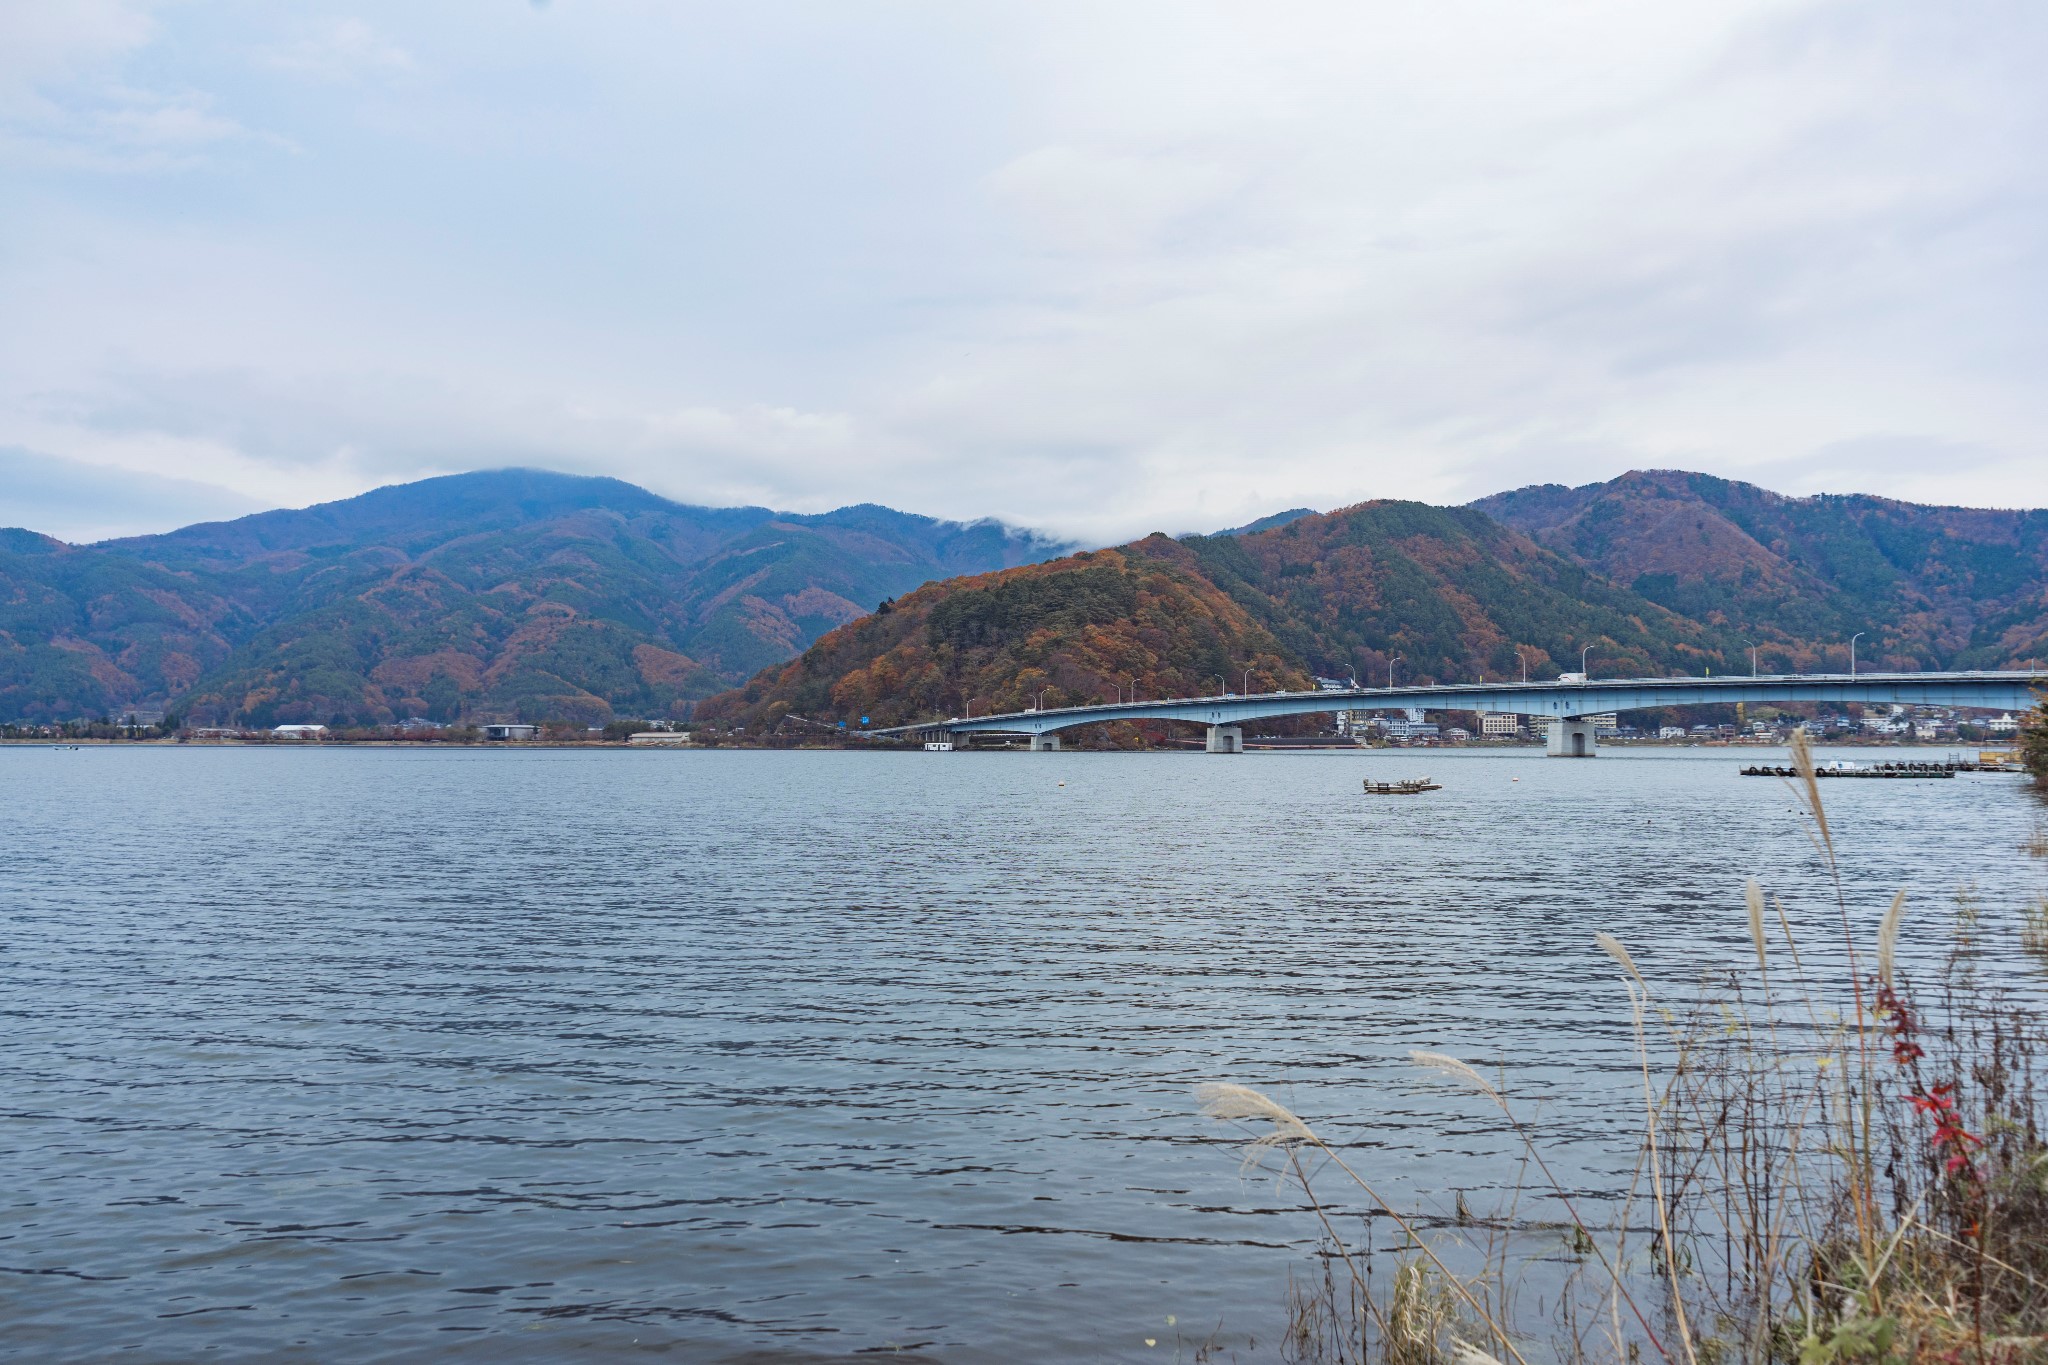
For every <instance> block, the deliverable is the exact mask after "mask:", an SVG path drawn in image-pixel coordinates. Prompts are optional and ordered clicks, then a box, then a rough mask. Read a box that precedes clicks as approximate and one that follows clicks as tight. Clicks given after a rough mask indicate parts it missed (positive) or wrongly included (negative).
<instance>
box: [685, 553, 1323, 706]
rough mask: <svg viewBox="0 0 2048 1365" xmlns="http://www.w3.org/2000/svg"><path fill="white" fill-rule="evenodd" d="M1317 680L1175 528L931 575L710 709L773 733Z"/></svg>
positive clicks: (1298, 684) (715, 701) (717, 700)
mask: <svg viewBox="0 0 2048 1365" xmlns="http://www.w3.org/2000/svg"><path fill="white" fill-rule="evenodd" d="M1246 669H1251V670H1252V672H1253V676H1252V680H1251V681H1252V686H1253V687H1254V688H1257V689H1279V688H1305V687H1308V686H1310V678H1309V676H1308V674H1307V672H1306V671H1305V670H1304V669H1302V668H1301V666H1300V665H1299V664H1298V663H1297V662H1295V661H1294V660H1293V659H1291V658H1290V657H1289V656H1288V654H1287V652H1286V651H1285V650H1283V649H1282V648H1281V646H1280V644H1279V642H1278V641H1277V640H1275V639H1274V637H1273V635H1272V633H1271V632H1269V631H1267V630H1266V629H1265V628H1264V627H1263V626H1261V625H1259V624H1258V622H1256V621H1255V620H1253V619H1252V617H1251V615H1250V614H1249V613H1248V612H1247V611H1246V610H1245V609H1244V607H1242V606H1241V605H1239V604H1238V603H1236V602H1234V601H1232V600H1231V599H1230V598H1229V597H1227V596H1226V595H1224V594H1223V593H1222V592H1220V591H1218V590H1217V588H1216V587H1215V585H1214V584H1212V583H1210V582H1209V581H1208V580H1207V579H1206V578H1204V577H1203V576H1202V574H1201V573H1200V571H1199V569H1198V568H1197V567H1196V563H1195V557H1194V555H1193V554H1192V553H1191V552H1190V551H1189V550H1188V549H1187V548H1186V547H1185V546H1183V545H1181V544H1179V543H1178V542H1176V541H1173V540H1170V539H1168V538H1167V537H1165V536H1152V537H1149V538H1148V539H1145V540H1142V541H1139V542H1137V543H1135V544H1132V545H1127V546H1124V547H1123V548H1121V549H1116V550H1097V551H1094V552H1092V553H1084V554H1078V555H1073V556H1070V557H1068V558H1066V559H1058V560H1054V561H1052V562H1050V563H1047V564H1034V565H1029V566H1026V567H1024V568H1017V569H1005V570H1002V571H1000V572H997V573H988V574H978V575H975V576H973V577H968V578H956V579H951V580H948V581H946V582H943V583H928V584H926V585H925V586H924V587H922V588H920V589H918V590H917V591H916V592H913V593H911V594H909V595H908V596H906V597H904V598H902V599H900V600H898V601H896V602H893V603H889V604H887V605H886V606H885V607H884V608H883V609H882V610H880V611H877V612H876V613H875V614H874V615H872V616H867V617H863V618H862V619H861V620H859V621H855V622H853V623H851V624H849V625H846V626H842V627H841V628H840V629H838V630H836V631H833V632H832V633H831V634H829V635H827V636H825V637H824V638H823V639H821V640H819V641H818V643H817V644H815V645H813V646H812V647H811V648H810V649H809V650H808V651H807V652H805V653H804V654H803V655H802V656H801V657H799V658H797V659H795V660H793V661H792V662H790V663H789V664H787V665H784V666H783V667H781V668H776V669H769V670H767V671H765V672H763V673H761V674H760V675H758V676H757V677H755V678H754V679H753V680H752V681H751V682H749V683H748V684H747V685H746V686H745V687H743V688H740V689H738V690H736V691H733V692H727V693H725V694H723V695H721V696H719V697H715V698H713V699H711V700H710V701H708V702H706V703H704V705H703V706H702V707H701V708H700V709H699V711H698V716H699V718H700V719H702V720H706V721H710V722H712V723H716V724H726V725H745V726H747V727H748V728H749V729H750V730H753V731H755V732H759V731H761V730H763V729H771V728H773V727H774V726H775V725H777V724H778V723H780V722H781V720H782V719H783V717H784V716H787V715H791V714H795V715H799V716H802V717H805V718H806V719H809V720H812V721H821V722H825V723H827V724H836V723H837V722H839V721H842V720H843V721H845V722H847V728H848V729H857V728H859V724H860V718H861V717H863V716H866V717H867V718H868V719H869V722H870V723H871V725H872V726H886V725H902V724H907V723H910V722H914V721H920V720H931V719H936V718H943V717H947V716H960V715H965V714H966V713H967V710H968V707H969V704H970V703H971V704H972V706H973V709H974V711H975V713H976V714H986V713H991V712H1001V711H1021V710H1024V709H1025V708H1027V707H1030V706H1033V705H1043V706H1047V707H1054V706H1080V705H1086V704H1088V703H1091V702H1110V701H1114V700H1116V698H1117V695H1118V693H1119V692H1120V691H1122V692H1124V693H1125V694H1128V693H1129V691H1130V689H1131V688H1132V687H1133V686H1135V688H1136V690H1137V695H1138V696H1140V697H1170V696H1194V695H1199V694H1202V693H1206V692H1213V691H1215V690H1216V688H1217V686H1218V679H1219V678H1220V679H1225V680H1227V685H1228V687H1229V688H1230V689H1231V690H1237V689H1238V688H1239V687H1240V686H1241V685H1242V684H1243V681H1244V672H1245V670H1246Z"/></svg>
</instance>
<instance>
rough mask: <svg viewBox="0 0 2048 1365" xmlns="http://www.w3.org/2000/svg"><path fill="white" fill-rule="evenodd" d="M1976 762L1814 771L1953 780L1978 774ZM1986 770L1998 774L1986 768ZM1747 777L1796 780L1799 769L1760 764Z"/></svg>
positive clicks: (1818, 769)
mask: <svg viewBox="0 0 2048 1365" xmlns="http://www.w3.org/2000/svg"><path fill="white" fill-rule="evenodd" d="M1977 771H1979V769H1978V765H1976V764H1974V763H1873V764H1871V765H1870V766H1869V767H1867V768H1865V767H1835V766H1830V765H1828V764H1821V765H1819V766H1818V767H1816V768H1815V769H1814V770H1813V775H1814V776H1815V777H1893V778H1912V777H1954V776H1955V775H1956V774H1957V773H1958V772H1977ZM1983 771H1986V772H1996V771H1998V769H1995V768H1987V769H1984V770H1983ZM1742 775H1743V776H1744V777H1797V776H1799V770H1798V769H1797V768H1785V767H1768V766H1764V765H1761V764H1760V765H1758V766H1756V767H1753V768H1744V769H1743V770H1742Z"/></svg>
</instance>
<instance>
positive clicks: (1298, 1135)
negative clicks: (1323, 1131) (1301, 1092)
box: [1195, 1081, 1316, 1153]
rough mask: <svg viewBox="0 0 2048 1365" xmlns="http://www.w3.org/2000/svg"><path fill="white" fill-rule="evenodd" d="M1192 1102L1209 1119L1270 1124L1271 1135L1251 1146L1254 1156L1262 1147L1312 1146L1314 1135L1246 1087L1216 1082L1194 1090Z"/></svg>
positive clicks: (1278, 1105) (1285, 1110)
mask: <svg viewBox="0 0 2048 1365" xmlns="http://www.w3.org/2000/svg"><path fill="white" fill-rule="evenodd" d="M1195 1099H1196V1100H1197V1101H1199V1102H1200V1104H1201V1106H1202V1112H1203V1113H1204V1114H1206V1115H1208V1116H1209V1117H1210V1118H1212V1119H1225V1120H1230V1121H1234V1122H1244V1123H1270V1124H1272V1125H1273V1131H1271V1132H1270V1133H1266V1134H1263V1135H1262V1136H1260V1137H1259V1138H1258V1139H1257V1140H1256V1141H1254V1142H1253V1143H1252V1148H1253V1151H1254V1153H1256V1152H1257V1150H1258V1149H1259V1148H1262V1147H1281V1146H1285V1145H1287V1144H1288V1143H1290V1142H1314V1141H1315V1140H1316V1135H1315V1134H1314V1133H1312V1132H1310V1131H1309V1127H1308V1125H1307V1124H1305V1123H1303V1122H1302V1121H1301V1120H1300V1119H1298V1118H1296V1117H1295V1116H1294V1115H1293V1113H1292V1112H1290V1111H1289V1110H1288V1108H1287V1107H1286V1106H1285V1105H1283V1104H1281V1103H1280V1102H1279V1101H1278V1100H1273V1099H1269V1098H1267V1097H1266V1096H1264V1095H1261V1094H1260V1093H1259V1092H1258V1091H1256V1090H1254V1089H1252V1088H1251V1087H1250V1086H1248V1085H1232V1084H1230V1083H1229V1082H1228V1081H1216V1082H1212V1083H1211V1084H1208V1085H1200V1086H1196V1087H1195Z"/></svg>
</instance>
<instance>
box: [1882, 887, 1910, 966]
mask: <svg viewBox="0 0 2048 1365" xmlns="http://www.w3.org/2000/svg"><path fill="white" fill-rule="evenodd" d="M1905 917H1906V893H1905V892H1904V891H1901V892H1899V894H1898V895H1896V896H1893V897H1892V908H1891V909H1889V910H1887V911H1885V912H1884V926H1883V927H1882V928H1880V929H1879V930H1878V931H1877V979H1878V980H1879V981H1882V982H1883V983H1884V987H1885V989H1886V990H1890V989H1891V986H1892V956H1893V954H1894V953H1895V952H1896V951H1897V949H1898V946H1899V921H1900V920H1902V919H1904V918H1905Z"/></svg>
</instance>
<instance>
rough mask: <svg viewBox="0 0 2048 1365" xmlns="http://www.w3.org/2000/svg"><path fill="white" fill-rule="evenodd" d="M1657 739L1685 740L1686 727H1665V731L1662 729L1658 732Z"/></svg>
mask: <svg viewBox="0 0 2048 1365" xmlns="http://www.w3.org/2000/svg"><path fill="white" fill-rule="evenodd" d="M1657 738H1659V739H1684V738H1685V727H1684V726H1683V725H1667V726H1665V727H1664V728H1663V729H1661V730H1659V731H1657Z"/></svg>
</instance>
